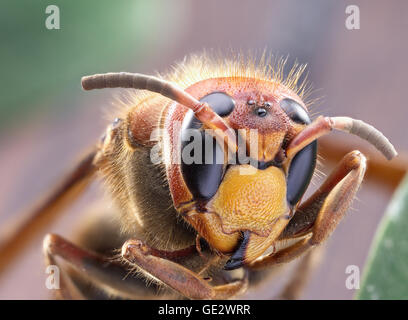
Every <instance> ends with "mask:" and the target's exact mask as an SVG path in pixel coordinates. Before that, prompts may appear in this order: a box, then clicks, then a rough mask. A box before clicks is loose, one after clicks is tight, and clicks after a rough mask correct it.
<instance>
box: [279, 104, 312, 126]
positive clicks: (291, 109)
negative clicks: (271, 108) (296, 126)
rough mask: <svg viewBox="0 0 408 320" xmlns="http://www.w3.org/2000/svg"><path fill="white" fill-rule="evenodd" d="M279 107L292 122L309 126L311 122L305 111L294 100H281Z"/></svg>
mask: <svg viewBox="0 0 408 320" xmlns="http://www.w3.org/2000/svg"><path fill="white" fill-rule="evenodd" d="M280 106H281V108H282V110H283V111H285V113H286V114H287V115H288V116H289V118H291V119H292V120H293V121H294V122H296V123H300V124H309V123H310V122H311V120H310V118H309V115H308V114H307V112H306V110H305V109H304V108H303V107H302V106H301V105H300V104H299V103H297V102H296V101H295V100H292V99H289V98H286V99H283V100H282V101H281V102H280Z"/></svg>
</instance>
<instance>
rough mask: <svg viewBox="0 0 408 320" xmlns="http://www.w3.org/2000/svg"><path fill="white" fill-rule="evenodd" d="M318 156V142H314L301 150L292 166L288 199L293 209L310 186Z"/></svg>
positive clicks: (288, 183)
mask: <svg viewBox="0 0 408 320" xmlns="http://www.w3.org/2000/svg"><path fill="white" fill-rule="evenodd" d="M316 156H317V141H313V142H312V143H311V144H309V145H308V146H306V147H304V148H303V149H302V150H300V151H299V152H298V153H297V154H296V155H295V157H294V158H293V160H292V162H291V164H290V168H289V173H288V181H287V186H288V190H287V195H286V198H287V201H288V203H289V204H290V205H291V206H292V207H293V206H295V205H296V204H297V203H298V202H299V200H300V199H301V197H302V196H303V194H304V193H305V191H306V189H307V187H308V186H309V183H310V180H311V179H312V176H313V172H314V169H315V167H316Z"/></svg>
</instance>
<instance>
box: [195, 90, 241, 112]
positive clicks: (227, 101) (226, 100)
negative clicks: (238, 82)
mask: <svg viewBox="0 0 408 320" xmlns="http://www.w3.org/2000/svg"><path fill="white" fill-rule="evenodd" d="M200 102H207V103H208V104H209V105H210V107H211V109H213V110H214V111H215V112H216V113H217V114H218V115H219V116H220V117H226V116H228V115H229V114H230V113H231V112H232V111H233V110H234V108H235V101H234V99H232V98H231V97H230V96H229V95H227V94H226V93H224V92H212V93H210V94H207V95H206V96H204V97H202V98H201V99H200Z"/></svg>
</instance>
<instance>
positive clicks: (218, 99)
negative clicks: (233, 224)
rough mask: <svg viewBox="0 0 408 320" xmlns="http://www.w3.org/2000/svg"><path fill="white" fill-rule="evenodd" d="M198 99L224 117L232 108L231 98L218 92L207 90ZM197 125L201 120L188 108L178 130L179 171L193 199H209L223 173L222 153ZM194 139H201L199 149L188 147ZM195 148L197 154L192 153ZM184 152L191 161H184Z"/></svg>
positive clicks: (233, 105)
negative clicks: (179, 149) (208, 91)
mask: <svg viewBox="0 0 408 320" xmlns="http://www.w3.org/2000/svg"><path fill="white" fill-rule="evenodd" d="M200 101H201V102H207V103H208V104H209V105H210V106H211V108H212V109H213V110H214V111H215V112H216V113H217V114H218V115H220V116H221V117H225V116H228V115H229V114H230V113H231V112H232V111H233V110H234V107H235V102H234V100H233V99H232V98H231V97H230V96H229V95H227V94H225V93H222V92H213V93H210V94H208V95H206V96H205V97H203V98H202V99H200ZM201 126H202V123H201V122H200V121H199V120H198V119H197V118H196V117H194V113H193V111H191V110H189V111H188V112H187V113H186V116H185V117H184V120H183V125H182V129H181V138H182V141H181V155H182V159H181V172H182V175H183V179H184V181H185V183H186V185H187V187H188V189H189V190H190V192H191V193H192V195H193V197H194V199H210V198H212V197H213V196H214V194H215V193H216V192H217V190H218V187H219V185H220V183H221V180H222V178H223V176H224V152H223V149H222V148H221V147H220V146H219V144H218V143H217V142H216V140H215V139H214V138H213V137H212V136H211V135H209V134H207V133H205V132H204V131H203V130H200V128H201ZM194 131H195V132H194ZM194 139H201V148H202V149H201V150H196V149H190V146H191V143H192V142H193V140H194ZM189 145H190V146H189ZM196 151H199V152H200V153H201V154H200V155H196V154H195V152H196ZM186 154H188V155H189V158H190V159H194V161H192V162H187V161H185V160H186V159H185V158H184V156H185V155H186ZM196 159H199V161H195V160H196Z"/></svg>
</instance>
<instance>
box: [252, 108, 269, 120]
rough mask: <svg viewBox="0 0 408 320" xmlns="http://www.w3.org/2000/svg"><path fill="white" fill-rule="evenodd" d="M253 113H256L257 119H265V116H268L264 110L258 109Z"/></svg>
mask: <svg viewBox="0 0 408 320" xmlns="http://www.w3.org/2000/svg"><path fill="white" fill-rule="evenodd" d="M255 113H256V115H257V116H258V117H261V118H263V117H265V116H266V115H267V114H268V111H266V109H265V108H258V109H256V110H255Z"/></svg>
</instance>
